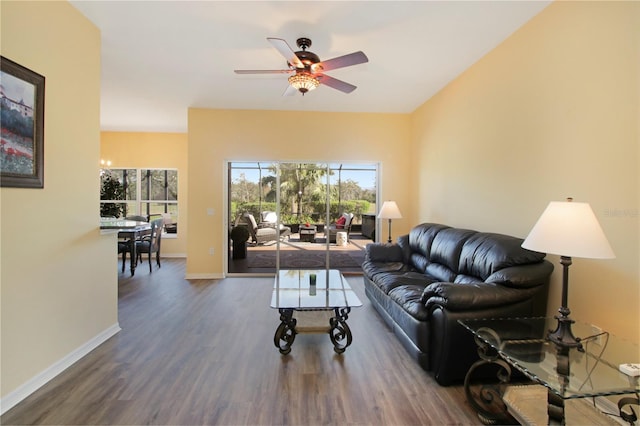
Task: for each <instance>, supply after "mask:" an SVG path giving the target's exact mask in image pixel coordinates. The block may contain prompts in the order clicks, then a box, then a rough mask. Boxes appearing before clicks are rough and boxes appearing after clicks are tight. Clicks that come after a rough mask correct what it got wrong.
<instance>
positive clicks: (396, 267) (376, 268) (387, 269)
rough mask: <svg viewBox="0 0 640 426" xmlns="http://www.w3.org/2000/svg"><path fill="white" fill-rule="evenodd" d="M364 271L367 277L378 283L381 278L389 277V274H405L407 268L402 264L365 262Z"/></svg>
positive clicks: (363, 264)
mask: <svg viewBox="0 0 640 426" xmlns="http://www.w3.org/2000/svg"><path fill="white" fill-rule="evenodd" d="M362 270H363V271H364V273H365V275H367V276H368V277H369V278H371V279H372V280H374V281H377V280H378V279H379V277H380V276H383V275H388V274H392V275H393V274H396V275H400V274H403V273H404V272H405V271H406V270H407V268H406V265H405V264H404V263H402V262H387V263H383V262H368V261H366V260H365V261H364V262H363V263H362Z"/></svg>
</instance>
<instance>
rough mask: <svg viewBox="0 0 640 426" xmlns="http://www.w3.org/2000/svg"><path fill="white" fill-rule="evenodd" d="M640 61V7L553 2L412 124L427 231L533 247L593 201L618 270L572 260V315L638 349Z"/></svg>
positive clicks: (605, 263) (555, 287) (553, 301)
mask: <svg viewBox="0 0 640 426" xmlns="http://www.w3.org/2000/svg"><path fill="white" fill-rule="evenodd" d="M639 61H640V3H638V2H624V3H623V2H558V3H553V4H552V5H550V6H549V7H548V8H546V9H545V10H543V11H542V12H541V13H540V14H539V15H538V16H536V17H535V18H533V20H531V21H530V22H529V23H528V24H526V25H525V26H524V27H523V28H521V29H520V30H519V31H517V32H516V33H515V34H514V35H513V36H512V37H510V38H509V39H507V40H506V41H505V42H504V43H502V44H501V45H500V46H499V47H498V48H496V49H495V50H494V51H492V52H491V53H489V54H488V55H486V56H485V57H484V58H483V59H482V60H480V61H479V62H478V63H476V64H475V65H474V66H473V67H471V68H470V69H468V70H467V71H466V72H465V73H464V74H463V75H461V76H460V77H459V78H458V79H456V80H455V81H454V82H452V83H451V84H450V85H449V86H447V87H446V88H445V89H444V90H442V91H441V92H440V93H439V94H438V95H437V96H435V97H434V98H432V99H431V100H429V101H428V102H426V103H425V104H424V105H423V106H422V107H421V108H419V110H417V111H416V112H415V113H414V115H413V123H412V125H413V141H414V146H415V150H416V155H415V157H414V160H415V163H414V167H413V168H412V169H413V170H416V171H417V176H416V178H417V179H415V180H416V182H417V183H418V184H419V188H418V189H417V192H416V193H415V199H416V203H417V205H416V208H417V209H418V210H417V215H418V218H419V221H434V222H444V223H447V224H450V225H455V226H461V227H468V228H474V229H480V230H484V231H496V232H503V233H507V234H512V235H517V236H521V237H525V236H526V235H527V234H528V232H529V230H530V229H531V227H532V226H533V224H534V223H535V222H536V220H537V218H538V217H539V215H540V214H541V213H542V211H543V210H544V209H545V208H546V206H547V204H548V203H549V201H554V200H555V201H562V200H564V199H565V197H567V196H572V197H574V198H575V200H576V201H586V202H589V203H590V204H591V206H592V208H593V210H594V212H595V213H596V215H597V217H598V219H599V220H600V223H601V225H602V227H603V229H604V231H605V233H606V235H607V237H608V239H609V241H610V243H611V245H612V247H613V249H614V251H615V253H616V255H617V258H616V259H615V260H587V259H574V262H573V266H572V267H571V269H570V271H571V273H570V291H569V307H570V308H571V310H572V316H573V317H574V318H576V319H582V320H585V321H588V322H591V323H595V324H597V325H599V326H601V327H603V328H604V329H608V330H610V331H613V332H614V333H615V334H618V335H621V336H623V337H625V338H627V339H631V340H634V341H636V342H638V341H640V316H639V312H640V270H639V263H640V262H639V260H640V248H639V241H640V231H639V222H640V215H639V211H640V199H639V194H640V184H639V182H640V172H639V170H640V152H639V144H640V138H639V134H640V131H639V129H640V127H639V124H638V121H639V120H640V114H639V112H640V110H639V106H638V105H639V99H640V83H639V79H640V66H639ZM419 166H421V167H419ZM550 260H551V261H552V262H553V263H555V266H556V271H555V272H554V276H553V280H552V286H551V295H550V303H549V304H550V310H549V312H550V313H555V310H556V309H557V307H559V306H560V288H561V267H560V265H559V264H558V257H557V256H550Z"/></svg>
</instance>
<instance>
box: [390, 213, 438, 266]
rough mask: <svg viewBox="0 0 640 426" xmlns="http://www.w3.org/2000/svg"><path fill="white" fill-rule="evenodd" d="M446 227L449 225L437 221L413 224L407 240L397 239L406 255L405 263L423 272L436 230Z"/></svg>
mask: <svg viewBox="0 0 640 426" xmlns="http://www.w3.org/2000/svg"><path fill="white" fill-rule="evenodd" d="M447 228H449V227H448V226H446V225H441V224H439V223H422V224H420V225H417V226H414V227H413V228H412V229H411V231H409V236H408V240H404V239H401V240H399V241H398V244H400V245H401V246H403V251H404V252H405V253H406V255H407V258H406V259H405V261H406V263H408V264H409V265H411V266H412V267H413V268H414V269H416V270H418V271H420V272H425V269H426V267H427V265H428V264H429V261H430V259H429V253H430V251H431V245H432V244H433V240H434V238H435V237H436V235H437V234H438V232H440V231H442V230H443V229H447Z"/></svg>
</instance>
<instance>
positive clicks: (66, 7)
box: [0, 1, 118, 410]
mask: <svg viewBox="0 0 640 426" xmlns="http://www.w3.org/2000/svg"><path fill="white" fill-rule="evenodd" d="M0 7H1V14H2V16H1V23H2V25H1V36H2V43H1V46H2V47H1V49H2V50H1V53H2V56H5V57H7V58H9V59H12V60H14V61H16V62H18V63H19V64H21V65H24V66H26V67H27V68H30V69H32V70H34V71H36V72H38V73H40V74H42V75H44V76H45V77H46V85H45V119H44V127H45V131H44V163H45V166H44V189H18V188H2V189H1V190H0V200H1V231H2V232H1V236H0V242H1V245H2V252H1V257H0V261H1V262H0V264H1V285H2V287H1V317H2V363H1V374H2V388H1V395H2V409H3V410H4V409H6V408H7V404H8V403H9V402H8V400H15V399H20V397H21V396H24V395H21V394H20V393H21V392H28V391H29V386H27V387H25V385H26V383H27V382H33V379H34V378H35V377H36V376H39V375H40V379H42V380H46V378H43V377H42V376H41V373H43V372H45V370H46V371H48V372H49V373H51V371H52V370H51V367H52V366H53V365H54V364H57V363H58V361H61V360H62V359H63V358H66V360H67V361H68V356H69V355H70V354H71V353H77V351H78V350H79V349H81V347H85V345H86V344H87V343H89V342H90V341H94V340H95V339H96V337H97V336H99V335H103V334H104V332H108V331H109V330H112V331H113V330H114V328H115V329H117V321H118V319H117V258H116V250H115V244H116V239H115V237H114V236H101V235H100V232H99V229H98V223H99V207H98V206H99V193H98V188H99V173H98V171H99V166H98V162H99V158H100V157H99V146H100V145H99V144H100V122H99V120H100V33H99V31H98V30H97V29H96V28H95V27H94V26H93V25H92V24H91V23H90V22H89V21H88V20H86V19H85V18H84V17H83V16H82V15H81V14H80V13H79V12H78V11H77V10H76V9H74V8H73V7H72V6H71V5H70V4H69V3H67V2H26V1H21V2H7V1H3V2H1V6H0ZM116 331H117V330H116ZM113 332H115V331H113ZM103 337H104V336H103ZM32 384H33V383H32ZM34 386H36V387H37V384H35V385H34ZM31 390H33V389H31ZM16 393H18V394H20V395H16ZM8 396H9V398H7V397H8Z"/></svg>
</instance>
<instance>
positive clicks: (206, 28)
mask: <svg viewBox="0 0 640 426" xmlns="http://www.w3.org/2000/svg"><path fill="white" fill-rule="evenodd" d="M549 3H550V1H320V2H311V1H291V2H286V1H251V2H249V1H86V0H71V4H72V5H73V6H75V7H76V8H77V9H78V10H80V12H82V13H83V14H84V15H85V16H86V17H87V18H88V19H89V20H91V21H92V22H93V23H94V24H95V25H96V26H97V27H98V28H99V29H100V30H101V33H102V95H101V127H102V129H103V130H118V131H160V132H186V131H187V109H188V108H189V107H199V108H224V109H267V110H298V111H336V112H347V111H352V112H385V113H387V112H391V113H407V112H411V111H413V110H414V109H415V108H417V107H418V106H420V105H421V104H422V103H424V102H425V101H426V100H427V99H429V98H430V97H431V96H433V95H434V94H435V93H437V92H438V91H439V90H440V89H441V88H442V87H444V86H445V85H446V84H447V83H448V82H450V81H451V80H453V79H454V78H455V77H457V76H458V75H460V74H461V73H462V72H463V71H464V70H465V69H467V68H468V67H469V66H471V65H472V64H473V63H475V62H476V61H477V60H478V59H480V58H481V57H482V56H484V55H485V54H486V53H488V52H489V51H491V50H492V49H493V48H494V47H496V46H497V45H498V44H500V43H501V42H502V41H503V40H504V39H505V38H507V37H508V36H509V35H511V34H512V33H513V32H514V31H515V30H517V29H518V28H519V27H521V26H522V25H523V24H524V23H525V22H527V21H528V20H529V19H531V18H532V17H533V16H535V15H536V14H537V13H539V12H540V11H541V10H542V9H543V8H545V7H546V6H547V5H548V4H549ZM267 37H278V38H283V39H285V40H287V42H288V43H289V45H290V46H291V47H293V48H294V50H298V49H297V46H296V39H297V38H299V37H308V38H310V39H311V40H312V41H313V46H312V47H311V48H310V49H309V50H310V51H312V52H314V53H316V54H317V55H318V56H320V59H321V60H327V59H331V58H333V57H336V56H341V55H344V54H348V53H352V52H354V51H358V50H362V51H363V52H365V54H366V55H367V56H368V57H369V62H368V63H366V64H361V65H356V66H352V67H348V68H342V69H337V70H333V71H330V72H327V74H328V75H331V76H332V77H335V78H338V79H341V80H344V81H347V82H349V83H351V84H354V85H356V86H358V88H357V89H356V90H355V91H354V92H353V93H351V94H348V95H347V94H344V93H342V92H339V91H337V90H334V89H331V88H329V87H327V86H322V85H321V86H320V87H319V88H318V89H316V90H314V91H312V92H310V93H308V94H307V95H306V96H304V97H303V96H302V95H299V94H298V95H296V96H287V97H284V96H282V94H283V93H284V91H285V89H286V87H287V80H286V79H287V75H286V74H270V75H237V74H235V73H234V72H233V70H234V69H284V68H286V61H285V60H284V58H283V57H282V56H281V55H280V54H279V53H278V51H277V50H276V49H274V48H273V47H272V46H271V44H269V43H268V42H267V40H266V38H267Z"/></svg>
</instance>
